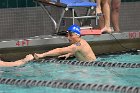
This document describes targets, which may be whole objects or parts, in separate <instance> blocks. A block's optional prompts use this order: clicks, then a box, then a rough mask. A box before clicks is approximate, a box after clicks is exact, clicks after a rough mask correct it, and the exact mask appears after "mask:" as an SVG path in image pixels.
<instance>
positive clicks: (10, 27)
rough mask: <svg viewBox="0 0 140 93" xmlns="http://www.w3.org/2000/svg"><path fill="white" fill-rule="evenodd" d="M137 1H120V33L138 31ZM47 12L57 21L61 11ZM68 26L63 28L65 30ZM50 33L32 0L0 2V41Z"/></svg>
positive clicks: (46, 20) (48, 24) (139, 4)
mask: <svg viewBox="0 0 140 93" xmlns="http://www.w3.org/2000/svg"><path fill="white" fill-rule="evenodd" d="M138 1H139V0H122V4H121V14H120V28H121V31H132V30H133V31H134V30H136V31H140V17H139V16H140V10H139V9H140V2H138ZM49 10H50V11H51V13H52V14H53V17H54V18H55V19H56V20H58V18H59V17H60V13H61V9H59V8H52V7H49ZM69 23H70V22H68V24H69ZM68 24H65V25H66V27H63V28H64V29H65V28H67V25H68ZM52 33H55V31H54V27H53V24H52V22H51V20H50V19H49V17H48V16H47V15H46V14H45V13H44V11H43V10H42V9H41V8H40V7H39V6H38V5H37V3H35V2H33V0H0V40H2V39H15V38H26V37H33V36H37V35H46V34H52Z"/></svg>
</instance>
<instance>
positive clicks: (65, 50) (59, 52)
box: [34, 45, 76, 59]
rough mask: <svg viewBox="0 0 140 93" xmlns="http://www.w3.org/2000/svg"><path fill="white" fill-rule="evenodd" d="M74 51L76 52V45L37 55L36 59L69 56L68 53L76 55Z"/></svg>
mask: <svg viewBox="0 0 140 93" xmlns="http://www.w3.org/2000/svg"><path fill="white" fill-rule="evenodd" d="M74 51H76V47H75V45H71V46H68V47H63V48H56V49H53V50H50V51H48V52H45V53H42V54H37V53H35V54H34V58H35V59H39V58H43V57H46V56H60V55H64V54H68V53H74Z"/></svg>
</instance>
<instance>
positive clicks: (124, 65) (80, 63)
mask: <svg viewBox="0 0 140 93" xmlns="http://www.w3.org/2000/svg"><path fill="white" fill-rule="evenodd" d="M33 62H40V63H58V64H69V65H78V66H96V67H118V68H140V63H119V62H99V61H93V62H85V61H75V60H57V59H52V60H45V59H39V60H34V61H33Z"/></svg>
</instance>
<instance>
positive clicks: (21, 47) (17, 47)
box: [0, 31, 140, 61]
mask: <svg viewBox="0 0 140 93" xmlns="http://www.w3.org/2000/svg"><path fill="white" fill-rule="evenodd" d="M82 38H83V39H85V40H86V41H88V42H89V44H90V45H91V47H92V49H93V51H94V52H95V54H102V53H112V52H119V51H127V50H129V49H140V31H139V32H123V33H113V34H112V35H111V34H102V35H86V36H82ZM67 45H69V42H68V40H67V38H66V37H64V36H55V35H53V36H52V35H42V36H35V37H30V38H26V39H14V40H1V41H0V57H1V58H2V59H4V60H10V61H11V60H16V59H20V58H23V57H24V56H25V55H26V54H29V53H32V54H33V53H35V52H37V53H42V52H45V51H48V50H50V49H54V48H56V47H64V46H67Z"/></svg>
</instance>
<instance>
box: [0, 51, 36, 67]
mask: <svg viewBox="0 0 140 93" xmlns="http://www.w3.org/2000/svg"><path fill="white" fill-rule="evenodd" d="M33 59H34V57H33V56H32V55H31V54H29V55H27V56H26V57H25V58H24V59H21V60H17V61H15V62H4V61H0V67H13V66H20V65H23V64H25V63H27V62H28V61H31V60H33Z"/></svg>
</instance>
